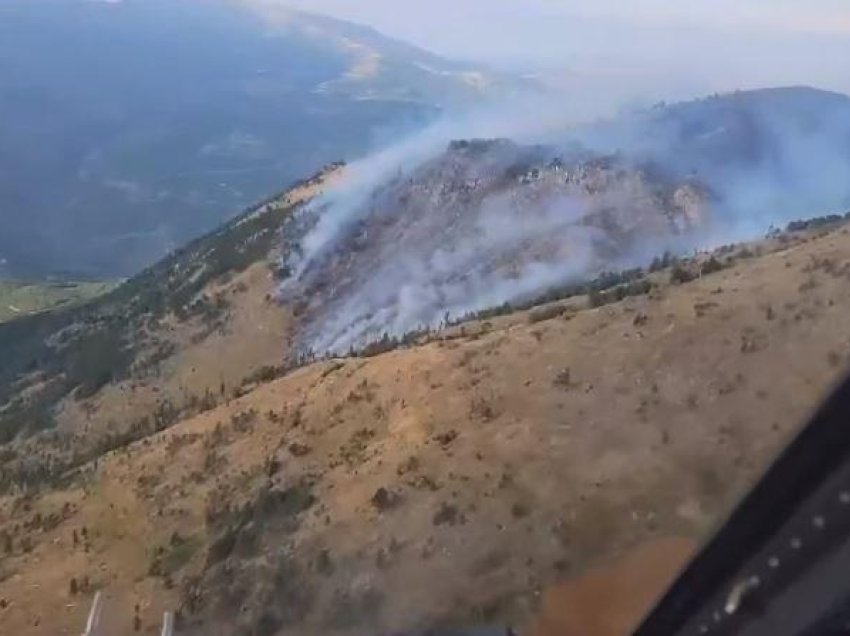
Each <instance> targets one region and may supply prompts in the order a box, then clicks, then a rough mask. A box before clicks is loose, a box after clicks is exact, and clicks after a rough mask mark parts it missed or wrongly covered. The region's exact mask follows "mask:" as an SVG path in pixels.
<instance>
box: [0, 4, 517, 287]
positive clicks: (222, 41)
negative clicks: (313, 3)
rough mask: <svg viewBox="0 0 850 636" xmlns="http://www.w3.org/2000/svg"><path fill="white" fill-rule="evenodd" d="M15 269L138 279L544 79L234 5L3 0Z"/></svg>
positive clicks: (9, 229)
mask: <svg viewBox="0 0 850 636" xmlns="http://www.w3.org/2000/svg"><path fill="white" fill-rule="evenodd" d="M0 59H2V61H3V63H2V64H0V121H2V122H3V125H2V126H0V228H2V231H0V274H3V273H4V272H5V273H6V274H17V275H28V276H32V275H44V274H51V273H61V272H71V273H73V274H75V275H91V276H117V275H129V274H132V273H133V272H135V271H137V270H139V269H140V268H141V267H143V266H145V265H147V264H149V263H151V262H152V261H154V260H156V259H157V258H158V257H160V256H162V255H163V254H164V253H166V252H167V251H169V250H170V249H172V248H174V247H176V246H178V245H180V244H182V243H183V242H185V241H186V240H188V239H189V238H191V237H193V236H196V235H198V234H199V233H202V232H203V231H206V230H208V229H210V228H212V227H214V226H216V225H217V224H218V223H220V222H221V221H222V220H223V219H224V218H226V217H228V216H230V215H232V214H234V213H236V212H238V211H239V210H240V209H241V208H242V207H244V206H246V205H247V204H248V203H250V202H252V201H255V200H257V199H259V198H263V197H265V196H268V195H270V194H272V193H274V192H276V191H279V190H281V189H282V188H283V187H285V186H286V185H287V184H288V183H290V182H291V181H293V180H295V179H297V178H299V177H301V176H303V175H304V174H309V173H311V172H313V171H314V170H316V169H317V168H318V167H320V166H321V165H323V164H326V163H328V162H331V161H335V160H339V159H350V158H353V157H356V156H358V155H360V154H362V153H364V152H366V151H368V150H369V149H371V148H373V147H375V146H376V145H379V144H380V143H382V142H383V141H385V140H386V139H390V138H393V137H395V136H397V135H398V134H399V133H401V132H403V131H406V130H409V129H411V128H415V127H417V126H421V125H422V124H423V123H425V122H427V121H430V120H432V119H433V118H435V117H436V116H437V115H439V113H441V112H442V111H443V110H444V109H447V108H457V107H465V106H469V105H470V104H473V103H475V102H476V101H478V100H480V99H484V98H488V97H494V96H501V95H504V94H506V93H510V92H514V91H517V90H525V89H527V88H528V86H529V85H528V84H526V83H523V82H521V81H516V80H514V79H513V78H510V77H506V76H501V75H498V74H494V73H489V72H488V71H485V70H481V69H475V68H470V67H467V66H464V65H462V64H457V63H454V62H450V61H447V60H444V59H442V58H440V57H438V56H435V55H432V54H429V53H427V52H424V51H421V50H419V49H417V48H415V47H412V46H409V45H406V44H403V43H400V42H397V41H395V40H392V39H389V38H387V37H384V36H382V35H380V34H379V33H377V32H375V31H373V30H371V29H368V28H364V27H360V26H357V25H353V24H349V23H346V22H342V21H339V20H334V19H330V18H326V17H322V16H316V15H310V14H305V13H298V12H293V11H289V10H283V9H281V8H279V7H275V6H274V5H264V4H262V3H251V4H239V3H233V2H225V1H224V0H220V1H219V0H204V1H203V2H201V1H198V2H176V1H174V0H123V1H111V2H105V1H93V0H39V1H38V2H33V1H31V0H5V1H4V2H3V3H2V4H0Z"/></svg>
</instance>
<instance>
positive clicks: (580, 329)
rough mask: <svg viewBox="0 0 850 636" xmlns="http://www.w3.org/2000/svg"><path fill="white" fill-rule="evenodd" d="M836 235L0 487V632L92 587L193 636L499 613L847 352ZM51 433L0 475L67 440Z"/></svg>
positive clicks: (281, 382) (468, 341)
mask: <svg viewBox="0 0 850 636" xmlns="http://www.w3.org/2000/svg"><path fill="white" fill-rule="evenodd" d="M848 237H850V234H848V233H847V227H846V225H845V226H842V225H840V224H839V225H836V224H835V223H832V224H831V225H826V226H824V229H823V230H814V231H812V230H803V231H798V232H791V233H787V234H783V235H782V236H780V237H777V238H775V239H773V240H771V241H767V242H761V243H759V244H756V245H749V246H740V247H738V248H736V249H734V250H732V251H731V252H729V251H725V252H723V253H722V254H719V255H718V256H717V257H718V258H720V259H721V260H723V262H724V268H723V269H722V270H721V271H714V272H712V273H704V274H703V276H702V277H701V278H700V279H698V280H693V281H690V282H686V283H679V282H671V279H673V280H674V281H678V280H679V278H677V277H676V276H673V272H672V271H671V270H669V269H665V270H660V271H658V272H656V274H655V277H654V279H653V281H654V287H655V289H654V290H653V292H652V293H651V294H649V295H645V296H641V297H636V298H629V299H625V300H622V301H618V302H613V303H611V304H608V305H605V306H602V307H595V308H594V307H589V306H587V304H586V303H585V301H584V299H581V298H576V299H574V300H572V301H570V302H567V303H561V304H558V305H555V306H551V305H550V306H546V307H544V308H540V309H535V310H532V311H531V312H519V313H514V314H508V315H505V316H502V317H498V318H494V319H491V320H487V321H473V322H470V323H468V324H465V325H463V326H458V327H455V328H453V329H449V330H446V331H443V332H440V333H437V334H434V335H433V336H432V337H430V338H426V339H423V340H422V341H420V342H419V343H417V344H416V345H415V346H410V347H407V348H403V349H400V350H397V351H393V352H387V353H385V354H383V355H378V356H374V357H370V358H352V359H347V360H336V361H328V362H322V363H318V364H314V365H308V366H307V367H305V368H303V369H300V370H298V371H295V372H294V373H291V374H289V375H287V376H285V377H281V378H277V379H270V378H273V375H269V376H267V377H266V379H268V380H269V381H268V382H266V381H265V380H263V379H258V380H256V381H255V382H254V384H252V385H251V386H248V387H246V388H245V389H244V390H243V391H242V392H240V394H238V396H229V397H228V399H226V400H222V401H221V403H220V404H219V405H218V406H215V405H214V404H211V405H209V406H208V407H207V409H204V410H203V412H200V413H195V414H193V413H191V412H186V413H184V414H183V415H181V416H179V417H177V419H176V420H175V421H173V422H170V423H168V424H167V427H168V430H163V431H160V432H153V433H151V434H149V435H146V436H145V437H144V439H142V440H139V441H137V442H135V443H132V442H131V443H129V444H127V445H120V446H119V447H118V448H115V449H114V450H111V447H106V448H107V449H110V450H106V452H103V454H102V455H97V456H96V457H97V460H96V461H93V462H89V463H85V464H82V465H81V466H80V467H79V468H78V469H77V470H74V471H72V472H71V473H68V474H66V475H63V476H62V477H61V478H58V476H56V475H54V476H50V475H49V474H48V475H41V476H36V475H33V476H32V479H31V481H30V482H29V484H28V486H29V491H28V495H27V496H25V497H20V496H15V495H10V496H6V497H2V498H0V511H2V514H0V519H4V520H8V521H6V522H5V523H3V524H0V536H3V537H5V536H7V535H8V536H9V537H10V542H11V543H10V544H9V545H10V546H11V550H10V552H9V553H7V554H5V555H3V556H0V568H2V571H3V572H6V573H8V575H7V576H6V577H0V598H2V599H4V600H5V604H4V609H2V610H0V611H2V612H3V615H2V616H3V621H4V623H3V624H4V625H6V626H8V627H9V628H10V629H14V630H17V631H16V633H39V632H38V630H39V629H43V630H46V631H49V632H50V633H53V632H54V631H62V630H63V629H68V630H72V629H75V628H77V629H78V626H79V624H81V623H82V621H83V619H84V616H85V611H86V606H87V605H88V602H89V601H90V598H91V595H92V594H93V591H94V590H96V589H101V588H102V589H105V590H106V591H107V594H108V603H107V607H108V610H107V613H106V616H107V620H108V623H107V626H108V627H109V628H110V630H111V632H112V633H116V634H130V633H134V631H133V630H134V627H133V623H134V620H135V618H134V617H135V616H136V615H137V616H138V617H139V618H138V623H139V624H140V629H141V630H142V633H155V631H156V629H157V625H158V620H159V617H160V612H161V611H162V610H164V609H166V608H177V609H179V614H180V630H181V633H186V634H204V635H210V634H212V635H215V634H232V633H243V632H244V633H264V634H278V633H281V634H283V633H294V634H320V633H321V634H328V633H331V634H336V633H340V634H342V633H346V634H361V633H362V634H374V633H376V632H377V633H419V630H423V629H425V628H428V627H432V626H455V625H470V624H471V625H479V624H513V625H517V626H519V625H523V624H525V622H526V621H528V620H529V618H530V616H531V615H532V614H533V612H534V606H535V603H536V601H535V599H536V598H537V597H538V595H539V594H540V592H541V590H544V589H545V588H547V587H548V586H549V585H551V584H553V583H555V582H557V581H561V580H563V579H564V578H568V577H570V576H572V575H575V574H578V573H581V572H584V571H585V569H586V568H587V567H591V566H593V565H596V564H600V563H605V562H607V561H608V560H609V559H610V558H612V557H614V556H616V555H617V554H620V553H621V552H622V551H624V550H627V549H629V548H631V547H632V546H635V545H640V544H643V543H644V542H649V543H653V542H655V541H658V540H661V541H664V540H666V539H668V538H670V537H676V538H689V539H690V541H691V542H694V541H699V540H700V539H701V538H702V537H704V536H706V534H707V533H708V532H709V531H710V529H711V528H712V526H713V525H714V524H715V523H716V522H717V521H718V520H719V519H721V518H722V517H723V515H724V513H725V511H726V510H728V507H729V506H730V505H731V504H732V503H733V502H734V500H735V499H736V498H737V497H738V496H739V495H740V493H741V492H742V490H743V489H744V488H746V487H747V485H748V484H749V483H751V482H752V480H753V479H754V478H755V477H756V476H757V475H758V472H759V471H760V469H761V468H762V466H764V464H765V462H767V461H769V459H770V457H771V456H772V455H773V453H774V452H775V451H776V450H777V449H778V448H779V447H780V446H781V444H782V443H783V441H784V440H785V439H787V436H788V435H789V434H790V433H791V432H792V431H793V430H795V427H796V426H797V425H799V423H800V422H801V421H802V418H803V417H804V415H805V414H806V412H807V411H808V410H809V409H810V408H812V407H813V406H814V405H815V404H816V402H817V401H818V400H819V399H820V397H822V395H823V394H824V393H825V392H826V391H827V388H828V387H829V385H830V384H831V383H832V382H833V381H834V380H835V378H836V377H837V374H838V373H840V372H841V370H842V367H843V365H844V364H845V363H846V361H847V360H848V359H850V350H848V345H847V343H848V339H847V336H848V334H847V325H846V320H845V317H846V315H847V311H848V310H850V307H848V298H850V296H848V294H847V293H846V292H847V289H848V285H849V284H850V279H848V266H847V264H848V263H850V239H848ZM756 254H760V255H756ZM730 256H731V257H732V258H731V259H730ZM727 259H729V260H728V261H727ZM556 309H557V311H556ZM231 324H233V323H231ZM263 327H264V325H263V324H262V323H256V322H255V323H251V322H246V323H243V324H242V325H241V326H240V327H239V328H240V329H241V333H239V334H238V335H239V337H240V339H241V341H242V342H244V343H248V342H250V341H251V339H252V338H254V337H257V338H263V337H264V336H263V335H262V329H263ZM789 361H793V364H790V363H789ZM156 381H157V380H156V378H150V379H145V378H143V377H139V378H137V379H136V380H135V383H136V384H137V385H142V384H145V383H147V382H156ZM132 390H133V389H132V387H131V385H129V384H128V385H125V387H124V389H123V392H124V393H125V394H126V393H128V392H130V391H132ZM124 399H125V400H127V396H126V395H125V398H124ZM91 407H92V408H89V409H88V413H89V417H92V418H95V419H96V418H98V417H100V413H99V412H98V411H99V409H101V408H102V402H100V401H99V400H95V401H93V402H91ZM132 412H133V411H132V410H129V411H128V410H125V411H124V415H125V416H126V415H127V414H128V413H132ZM115 413H116V414H117V413H119V412H118V411H116V412H115ZM91 434H94V432H93V431H92V433H91ZM55 443H56V446H53V444H52V443H50V442H49V440H47V439H45V440H42V445H40V446H37V447H34V448H27V447H12V448H7V449H6V451H5V454H4V458H3V461H4V467H5V469H6V470H10V469H12V467H13V466H15V464H16V463H18V462H22V461H29V462H32V463H44V464H49V463H50V461H51V460H50V457H51V456H54V454H55V453H56V452H57V448H62V447H64V448H70V449H74V448H79V447H81V445H85V444H86V439H85V438H83V437H82V436H68V435H63V436H62V437H61V441H60V440H56V442H55ZM4 475H5V477H4V479H9V478H10V477H9V476H10V475H11V479H13V480H14V479H19V477H15V476H14V475H15V473H14V472H11V473H10V472H6V473H4ZM4 483H5V482H4ZM15 524H18V525H17V527H16V525H15ZM84 529H85V530H84ZM75 536H76V537H77V539H76V540H75V539H74V537H75ZM4 540H5V539H4ZM681 556H684V554H682V555H681ZM72 579H73V580H74V581H75V584H73V585H72V584H71V580H72ZM414 583H415V584H414ZM57 598H64V599H67V603H66V606H64V607H65V609H64V611H63V612H57V611H55V605H56V599H57ZM137 604H138V605H139V609H138V610H135V611H134V610H133V609H132V608H133V607H134V606H135V605H137ZM33 625H37V628H33ZM588 636H593V634H592V632H591V633H588Z"/></svg>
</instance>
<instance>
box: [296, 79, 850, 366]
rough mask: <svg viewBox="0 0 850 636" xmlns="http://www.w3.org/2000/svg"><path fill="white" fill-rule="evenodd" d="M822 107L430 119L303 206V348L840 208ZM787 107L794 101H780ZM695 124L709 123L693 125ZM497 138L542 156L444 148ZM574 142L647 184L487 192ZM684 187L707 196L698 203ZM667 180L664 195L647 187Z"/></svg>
mask: <svg viewBox="0 0 850 636" xmlns="http://www.w3.org/2000/svg"><path fill="white" fill-rule="evenodd" d="M829 95H830V94H825V93H814V92H811V93H809V92H806V91H804V90H803V89H798V91H797V92H790V93H788V94H783V93H781V92H780V93H777V94H767V95H764V96H758V98H757V99H755V106H752V107H751V106H750V105H747V109H748V110H747V112H748V113H750V114H751V115H752V117H753V118H754V119H753V120H752V121H754V122H756V124H757V125H756V127H755V128H754V129H751V128H752V126H753V125H752V123H751V122H750V120H749V119H747V120H746V121H744V123H743V124H742V123H741V116H740V115H739V113H737V112H736V111H732V112H731V114H728V113H726V111H725V110H724V108H725V103H726V102H725V101H720V102H716V103H715V102H712V101H711V100H708V102H707V104H708V105H707V106H704V105H702V104H696V105H694V106H691V107H690V108H689V109H688V110H682V111H681V112H680V111H674V114H673V116H669V117H667V116H666V115H665V117H660V116H661V114H662V113H667V111H666V110H664V109H662V110H659V111H658V112H657V113H656V114H653V113H652V112H650V113H649V114H647V113H641V114H640V115H636V116H634V117H620V118H618V119H616V120H613V121H614V123H598V124H595V125H591V126H582V127H579V128H577V127H576V126H575V124H577V117H576V116H575V115H574V114H573V113H569V111H568V109H567V108H566V107H564V106H563V105H562V103H561V104H556V105H553V104H552V103H551V102H545V101H543V100H536V101H534V102H531V101H529V102H526V103H523V104H519V105H518V104H513V105H512V106H511V107H510V108H506V107H502V108H500V109H491V110H490V111H488V112H479V113H476V114H470V115H467V116H465V117H461V118H455V119H452V120H450V121H444V122H441V123H439V124H437V125H435V126H433V127H432V128H429V129H428V130H426V131H423V132H421V133H418V134H416V135H414V136H412V137H410V138H408V139H406V140H404V141H402V142H400V143H399V144H397V145H395V146H393V147H390V148H387V149H385V150H383V151H381V152H378V153H376V154H375V155H373V156H371V157H369V158H367V159H364V160H362V161H360V162H357V163H355V164H353V165H351V166H349V168H348V169H347V171H346V175H345V178H344V180H343V181H342V182H341V183H340V184H339V185H338V186H336V187H334V188H333V189H332V190H331V191H330V192H328V193H327V194H326V195H325V196H324V197H322V199H321V200H319V201H317V202H316V203H315V204H314V205H313V206H312V208H311V211H310V212H309V214H313V215H315V224H314V225H313V226H312V229H310V231H308V232H307V234H306V236H304V238H303V240H302V241H301V249H300V251H299V253H298V255H297V258H296V259H295V260H294V261H293V262H292V263H290V265H291V269H292V271H293V276H292V277H291V278H290V279H289V280H288V281H286V282H285V283H284V285H283V287H282V290H281V292H282V296H283V297H284V299H288V300H293V299H298V300H301V301H302V302H305V303H307V305H308V309H307V311H306V312H305V314H304V316H305V321H304V324H303V326H302V334H301V343H302V345H303V347H304V348H305V349H311V350H313V351H314V352H317V353H343V352H345V351H347V350H348V349H349V347H360V346H363V345H364V344H366V343H368V342H369V341H372V340H375V339H377V338H380V337H381V336H382V335H383V334H389V335H394V336H399V335H402V334H404V333H406V332H409V331H411V330H415V329H419V328H422V327H433V326H435V325H438V324H439V323H441V322H442V321H443V320H444V319H445V318H446V316H447V315H449V316H452V317H458V316H461V315H464V314H467V313H470V312H475V311H479V310H482V309H486V308H490V307H494V306H498V305H501V304H503V303H505V302H512V301H516V300H518V299H524V298H528V297H531V296H534V295H536V294H539V293H541V292H544V291H546V290H547V289H549V288H551V287H553V286H557V285H561V284H564V283H565V282H568V281H575V280H579V279H583V278H587V277H590V276H593V275H595V274H597V273H599V272H600V271H602V270H612V269H622V268H625V267H631V266H635V265H641V264H646V263H647V262H648V260H650V259H651V258H652V257H653V256H655V255H657V254H659V253H661V252H662V251H664V250H667V249H674V250H685V249H695V248H707V247H712V246H715V245H718V244H720V243H725V242H730V241H734V240H741V239H745V238H752V237H754V236H758V235H760V234H763V233H764V231H765V230H766V229H768V227H769V226H770V225H772V224H776V225H780V224H784V223H785V222H787V221H789V220H791V219H793V218H800V217H801V216H814V215H817V214H822V213H826V212H832V211H834V207H835V206H838V205H850V185H848V183H850V181H848V176H850V116H848V113H850V106H848V103H845V102H846V100H845V98H842V97H840V96H829ZM824 96H827V97H824ZM722 99H723V100H732V101H733V102H734V99H738V98H737V97H726V98H722ZM741 99H744V98H741ZM747 99H749V98H747ZM794 100H802V101H803V102H804V103H803V104H802V105H800V104H797V105H796V106H795V105H794V104H791V105H790V106H789V102H793V101H794ZM807 100H809V101H811V102H812V105H810V104H808V102H807ZM821 100H825V102H826V106H825V107H824V106H822V104H821ZM718 104H722V105H723V107H721V106H718ZM810 106H811V108H810ZM718 109H719V110H718ZM783 109H790V110H789V112H790V114H789V112H784V110H783ZM703 111H705V112H703ZM748 116H749V115H748ZM806 116H812V117H815V116H816V117H819V118H820V119H821V120H822V121H820V123H819V124H818V126H817V130H818V133H817V134H810V133H809V132H807V131H809V129H810V128H811V126H810V125H809V122H802V123H800V122H796V119H798V118H799V117H806ZM659 118H660V119H659ZM691 120H694V121H691ZM659 121H660V122H661V123H658V122H659ZM701 122H702V123H705V125H707V126H708V128H707V129H705V130H702V129H699V126H698V125H697V124H700V123H701ZM795 122H796V123H795ZM792 123H793V124H794V125H791V124H792ZM797 124H800V125H799V126H798V125H797ZM694 126H697V129H696V131H694V130H693V128H694ZM736 126H740V127H742V130H737V129H736V128H735V127H736ZM725 127H731V128H732V129H731V130H727V129H725ZM823 131H827V134H823ZM496 137H500V138H501V137H509V138H511V139H514V140H521V141H523V142H528V143H534V142H541V141H546V142H548V143H549V144H553V147H552V148H549V149H546V150H538V149H535V148H534V147H533V146H524V147H522V148H518V147H517V146H514V145H513V144H509V143H508V142H505V143H503V144H499V143H494V144H489V145H485V146H482V148H481V151H480V156H477V155H476V156H475V158H474V160H469V157H468V156H467V155H465V154H463V153H460V154H459V155H457V154H455V155H453V154H452V153H451V152H450V153H448V154H446V153H445V149H446V147H447V145H448V144H449V143H450V142H451V141H452V140H456V139H469V138H496ZM575 140H579V141H580V142H581V143H582V147H583V149H584V152H587V151H588V150H589V151H590V152H591V154H592V156H597V157H602V156H610V155H611V154H612V153H613V154H614V156H625V157H629V158H631V159H632V160H633V161H634V162H635V163H636V164H637V163H640V164H641V165H643V164H647V165H652V166H653V168H652V169H654V170H658V171H659V172H660V173H661V174H662V175H663V176H662V177H658V178H655V179H654V180H653V178H652V177H650V176H648V171H645V170H643V169H642V168H641V169H638V168H633V169H632V170H631V171H629V169H628V168H626V169H625V172H623V170H620V168H619V167H615V168H613V169H611V170H602V171H601V172H599V174H584V173H582V174H583V176H582V179H584V181H583V182H582V185H581V187H580V188H578V189H576V187H572V186H571V187H565V186H564V185H563V181H564V180H565V179H566V180H569V177H565V176H564V175H565V174H566V173H565V172H564V173H562V172H560V169H559V168H558V167H555V168H553V169H551V170H549V171H548V172H546V174H545V175H543V176H540V177H539V179H540V182H539V183H538V182H537V181H535V178H532V179H530V181H528V182H523V181H522V179H523V178H524V177H523V175H522V174H518V175H513V176H512V179H513V181H511V182H510V183H508V184H506V183H503V182H499V183H495V182H493V183H491V182H490V181H488V179H489V180H493V179H495V180H497V181H498V179H499V178H500V177H499V175H504V174H505V171H506V170H507V169H510V167H511V166H512V165H513V164H515V163H517V162H519V163H520V164H522V162H523V161H524V159H526V158H529V161H528V165H538V166H539V165H540V162H541V161H545V160H546V159H544V158H546V157H548V158H549V159H552V158H554V157H555V156H557V155H558V154H560V153H566V154H569V152H571V151H570V150H569V148H571V146H570V143H574V142H575ZM716 140H720V141H716ZM730 144H731V145H730ZM469 152H471V153H472V155H475V153H476V151H475V150H474V149H473V150H470V151H469ZM624 165H625V166H628V165H629V164H628V163H626V164H624ZM582 170H583V169H582ZM612 175H618V176H612ZM690 181H698V182H700V183H702V184H704V186H705V187H706V189H707V191H711V192H710V196H708V195H707V196H706V200H704V201H701V200H699V196H698V194H699V190H698V189H694V188H691V187H690V186H689V185H688V183H689V182H690ZM550 182H551V183H556V185H554V186H551V183H550ZM668 182H669V186H670V188H669V190H670V192H669V194H670V196H667V197H666V198H665V196H666V195H665V196H662V195H660V194H659V193H658V191H659V189H660V188H661V186H659V185H658V184H659V183H661V184H667V183H668ZM540 184H542V185H540ZM588 184H590V187H593V188H597V187H598V192H596V193H595V194H594V196H592V197H588V196H585V192H584V191H583V190H581V188H585V187H588ZM482 192H483V193H484V194H483V195H481V194H480V193H482ZM399 193H401V194H399ZM475 193H479V194H475ZM708 199H711V210H710V211H708V210H706V209H705V207H706V206H707V205H708V202H707V200H708ZM671 214H675V215H677V216H676V220H675V222H672V221H670V219H669V218H668V217H670V215H671ZM591 215H597V216H596V217H594V218H598V217H599V215H602V217H604V218H606V219H607V218H608V217H611V218H612V219H613V220H612V221H611V223H612V225H611V228H607V229H603V228H602V227H600V222H598V221H594V222H592V223H590V222H588V218H589V216H591ZM665 219H666V220H665ZM668 221H670V222H668ZM607 222H608V221H605V223H607ZM602 225H603V226H604V223H603V224H602Z"/></svg>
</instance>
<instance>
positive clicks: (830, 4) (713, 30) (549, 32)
mask: <svg viewBox="0 0 850 636" xmlns="http://www.w3.org/2000/svg"><path fill="white" fill-rule="evenodd" d="M279 1H280V2H281V3H283V4H289V5H290V6H293V7H297V8H300V9H304V10H308V11H314V12H322V13H327V14H330V15H334V16H338V17H341V18H345V19H349V20H353V21H357V22H361V23H365V24H369V25H371V26H374V27H376V28H377V29H379V30H381V31H383V32H385V33H387V34H389V35H393V36H395V37H398V38H401V39H404V40H407V41H410V42H413V43H415V44H418V45H420V46H423V47H425V48H428V49H431V50H433V51H435V52H438V53H442V54H445V55H448V56H451V57H455V58H464V59H469V60H484V61H488V62H490V63H494V64H498V65H502V66H506V67H513V68H527V67H541V66H542V67H548V68H563V69H569V70H570V71H572V72H575V73H581V74H592V75H594V76H601V75H605V74H607V75H608V76H609V77H619V76H628V77H633V78H637V77H641V78H646V77H654V78H655V79H657V80H659V81H661V82H662V84H663V83H664V82H665V81H667V82H668V83H670V84H676V85H677V86H683V85H684V84H691V85H693V86H692V87H691V88H692V89H693V90H695V91H697V90H709V89H716V90H726V89H730V88H737V87H742V88H746V87H750V86H757V85H768V84H813V85H816V86H820V87H823V88H832V89H836V90H842V91H845V92H850V0H593V1H588V0H427V1H425V2H419V1H415V0H279ZM674 80H675V81H674Z"/></svg>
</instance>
